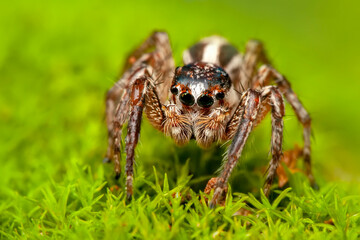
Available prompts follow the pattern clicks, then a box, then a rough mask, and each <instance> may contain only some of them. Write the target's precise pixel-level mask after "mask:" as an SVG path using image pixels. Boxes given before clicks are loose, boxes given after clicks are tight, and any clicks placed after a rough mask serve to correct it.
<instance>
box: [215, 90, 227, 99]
mask: <svg viewBox="0 0 360 240" xmlns="http://www.w3.org/2000/svg"><path fill="white" fill-rule="evenodd" d="M215 97H216V99H217V100H221V99H224V97H225V93H223V92H219V93H217V94H216V95H215Z"/></svg>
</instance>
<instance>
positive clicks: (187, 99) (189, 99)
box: [180, 92, 195, 106]
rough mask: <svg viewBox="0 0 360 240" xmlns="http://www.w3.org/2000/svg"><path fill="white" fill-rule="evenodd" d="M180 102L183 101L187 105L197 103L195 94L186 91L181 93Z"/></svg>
mask: <svg viewBox="0 0 360 240" xmlns="http://www.w3.org/2000/svg"><path fill="white" fill-rule="evenodd" d="M180 102H182V103H183V104H185V105H186V106H192V105H194V103H195V99H194V97H193V95H191V94H190V93H187V92H185V93H182V94H180Z"/></svg>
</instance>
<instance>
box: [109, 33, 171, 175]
mask: <svg viewBox="0 0 360 240" xmlns="http://www.w3.org/2000/svg"><path fill="white" fill-rule="evenodd" d="M151 48H155V49H154V50H153V51H152V52H149V53H148V52H147V51H148V50H152V49H151ZM147 66H150V67H151V74H153V75H154V76H153V77H155V78H159V79H160V80H163V82H164V84H160V86H159V87H158V89H159V90H160V91H162V92H160V93H161V94H163V91H165V90H164V89H166V87H167V86H168V85H170V84H171V81H165V80H164V79H166V80H167V78H166V77H168V75H169V72H171V71H172V69H173V68H174V62H173V59H172V53H171V47H170V43H169V39H168V36H167V34H166V33H164V32H154V33H153V34H152V35H151V36H150V37H149V38H148V39H147V40H146V41H145V42H144V43H143V44H142V45H141V46H140V47H139V48H137V49H136V50H135V51H134V52H133V53H132V54H131V55H130V56H129V58H128V60H127V63H126V65H125V68H124V69H125V72H124V74H123V75H122V77H121V78H120V80H119V81H118V82H117V83H116V84H115V85H114V86H113V87H112V88H111V89H110V90H109V91H108V94H107V97H106V122H107V127H108V149H107V152H106V157H105V161H111V160H113V161H114V163H115V165H114V167H115V174H116V177H119V176H120V155H121V154H120V144H121V132H122V126H123V124H124V123H125V122H126V121H127V119H128V118H129V109H130V105H129V101H130V92H131V88H132V86H133V84H134V83H135V81H136V79H137V78H138V77H139V76H143V75H144V74H145V73H144V71H145V68H147ZM151 74H150V73H149V71H148V76H149V77H150V75H151ZM153 84H157V83H156V82H153ZM163 95H164V96H163V98H166V97H167V96H166V93H165V94H163ZM161 96H162V95H161Z"/></svg>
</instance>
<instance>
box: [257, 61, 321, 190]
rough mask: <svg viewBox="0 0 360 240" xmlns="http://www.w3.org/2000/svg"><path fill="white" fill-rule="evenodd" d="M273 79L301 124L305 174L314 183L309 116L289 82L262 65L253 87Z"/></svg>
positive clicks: (276, 72)
mask: <svg viewBox="0 0 360 240" xmlns="http://www.w3.org/2000/svg"><path fill="white" fill-rule="evenodd" d="M273 79H275V83H276V84H277V86H278V87H279V89H280V91H281V93H282V94H283V95H284V97H285V99H286V100H287V101H288V102H289V103H290V105H291V107H292V108H293V110H294V112H295V114H296V116H297V118H298V120H299V121H300V123H301V124H302V126H303V129H304V130H303V139H304V147H303V156H304V162H305V171H306V175H307V177H308V178H309V180H310V182H311V184H313V185H314V184H315V179H314V177H313V174H312V169H311V141H310V138H311V118H310V115H309V114H308V112H307V111H306V109H305V108H304V106H303V105H302V103H301V102H300V100H299V98H298V97H297V96H296V94H295V93H294V91H293V90H292V88H291V85H290V82H289V81H288V80H287V79H286V78H285V77H284V76H283V75H281V74H280V73H279V72H278V71H276V70H275V69H274V68H272V67H271V66H268V65H263V66H261V68H260V69H259V75H258V79H257V81H256V82H255V83H254V87H255V88H257V87H259V86H266V85H269V84H270V83H271V81H272V80H273Z"/></svg>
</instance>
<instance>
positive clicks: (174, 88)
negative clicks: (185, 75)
mask: <svg viewBox="0 0 360 240" xmlns="http://www.w3.org/2000/svg"><path fill="white" fill-rule="evenodd" d="M170 92H171V93H172V94H174V95H177V94H178V93H179V90H178V89H177V87H175V86H173V87H171V88H170Z"/></svg>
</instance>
